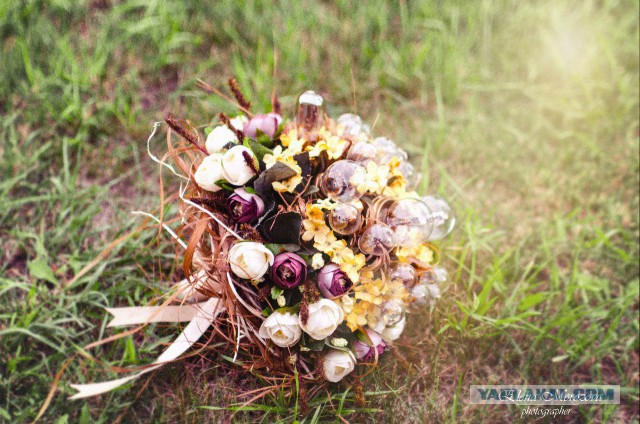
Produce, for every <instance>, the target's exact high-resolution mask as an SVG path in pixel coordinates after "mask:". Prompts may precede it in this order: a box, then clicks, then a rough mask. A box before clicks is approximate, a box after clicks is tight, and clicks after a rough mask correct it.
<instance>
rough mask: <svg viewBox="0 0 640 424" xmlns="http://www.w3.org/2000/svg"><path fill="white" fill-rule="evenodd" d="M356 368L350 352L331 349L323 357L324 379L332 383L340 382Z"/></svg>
mask: <svg viewBox="0 0 640 424" xmlns="http://www.w3.org/2000/svg"><path fill="white" fill-rule="evenodd" d="M355 366H356V359H355V357H354V356H353V353H351V352H345V351H344V350H338V349H332V350H331V351H330V352H329V353H327V354H326V355H325V356H324V366H323V371H324V378H326V379H327V380H328V381H330V382H332V383H337V382H338V381H340V380H342V379H343V378H344V376H345V375H347V374H349V373H350V372H351V371H353V369H354V368H355Z"/></svg>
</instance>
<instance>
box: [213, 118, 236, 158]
mask: <svg viewBox="0 0 640 424" xmlns="http://www.w3.org/2000/svg"><path fill="white" fill-rule="evenodd" d="M237 142H238V137H236V134H235V133H234V132H233V131H231V130H230V129H229V128H228V127H227V126H225V125H218V126H217V127H215V128H214V129H213V131H211V132H210V133H209V135H208V136H207V141H205V147H206V149H207V152H209V154H212V153H217V152H221V151H223V150H224V147H225V146H226V145H227V144H229V143H237Z"/></svg>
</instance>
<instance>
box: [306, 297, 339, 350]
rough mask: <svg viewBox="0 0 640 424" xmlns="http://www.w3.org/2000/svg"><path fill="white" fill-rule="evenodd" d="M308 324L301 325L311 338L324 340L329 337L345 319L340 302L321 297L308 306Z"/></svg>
mask: <svg viewBox="0 0 640 424" xmlns="http://www.w3.org/2000/svg"><path fill="white" fill-rule="evenodd" d="M308 312H309V315H308V318H307V322H306V324H305V323H303V322H301V323H300V326H301V327H302V329H303V330H304V332H305V333H307V334H308V335H309V336H311V338H313V339H315V340H322V339H325V338H327V337H329V336H330V335H331V334H333V332H334V331H335V330H336V328H337V327H338V325H339V324H340V323H341V322H342V320H343V319H344V311H343V310H342V308H341V307H340V306H338V304H336V303H335V302H334V301H332V300H329V299H321V300H319V301H318V302H315V303H312V304H310V305H309V307H308Z"/></svg>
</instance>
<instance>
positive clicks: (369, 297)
mask: <svg viewBox="0 0 640 424" xmlns="http://www.w3.org/2000/svg"><path fill="white" fill-rule="evenodd" d="M408 296H409V294H408V292H407V290H406V289H405V287H404V286H403V285H402V283H400V282H392V281H384V280H382V279H381V278H374V274H373V272H371V271H365V272H363V273H362V275H361V276H360V282H359V283H358V284H354V286H353V297H352V296H351V295H347V296H343V297H342V298H341V299H340V306H341V307H342V309H343V310H344V313H345V321H346V323H347V326H348V327H349V328H350V329H351V331H355V330H356V329H358V328H359V327H363V326H365V325H368V326H369V327H371V328H374V327H375V326H376V325H377V324H378V323H379V321H380V319H382V309H381V306H382V304H383V303H384V302H386V301H388V300H393V299H398V300H401V301H403V302H405V301H406V299H407V298H408Z"/></svg>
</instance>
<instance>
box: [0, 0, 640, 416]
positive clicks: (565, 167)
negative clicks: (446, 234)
mask: <svg viewBox="0 0 640 424" xmlns="http://www.w3.org/2000/svg"><path fill="white" fill-rule="evenodd" d="M211 3H212V4H211V5H208V6H204V5H199V6H189V5H188V4H187V2H178V1H175V2H168V1H139V0H124V1H122V2H117V3H116V2H112V1H109V0H105V1H101V0H97V1H93V2H91V3H86V4H85V3H78V2H75V1H64V0H57V1H50V2H45V1H25V2H10V1H0V34H1V36H2V44H1V45H0V48H1V53H2V59H1V60H0V76H1V79H0V114H1V116H0V138H1V139H2V144H1V145H0V153H1V156H2V161H1V162H0V175H1V176H2V177H1V178H0V240H1V243H2V244H1V246H2V249H1V250H0V254H1V255H2V256H1V258H2V260H1V265H0V305H1V306H0V399H1V400H0V421H4V422H12V423H19V422H29V421H31V420H33V418H34V417H35V416H36V414H37V412H38V410H39V408H40V406H41V405H42V403H43V401H44V399H45V397H46V395H47V392H48V390H49V388H50V386H51V384H52V382H53V378H54V376H55V374H56V373H57V371H58V370H59V369H60V367H61V366H62V364H63V362H64V360H65V359H66V358H67V357H69V356H72V355H74V354H79V353H81V352H83V346H85V345H86V344H88V343H90V342H92V341H94V340H97V339H99V338H101V337H105V336H107V335H110V334H113V331H111V330H109V331H107V330H106V329H105V326H106V322H107V318H106V317H105V314H104V312H103V310H102V309H101V308H102V307H104V306H109V305H140V304H144V303H145V301H147V300H148V299H150V298H152V297H154V296H157V295H158V294H159V293H161V292H162V291H163V289H164V288H165V286H164V285H163V284H162V283H161V281H163V280H164V281H166V280H169V279H171V277H172V275H174V271H175V270H176V264H175V252H174V250H173V247H172V246H171V244H170V243H169V242H168V241H167V239H166V238H165V237H164V235H162V236H159V235H158V233H157V231H155V230H153V229H148V230H145V231H143V232H140V233H137V234H136V235H135V236H133V237H131V238H129V239H128V240H127V241H126V242H124V243H122V244H120V245H119V247H118V248H117V249H115V250H114V251H113V252H112V253H111V254H110V255H109V256H108V258H107V259H106V260H104V261H103V262H101V264H100V265H99V266H97V267H95V268H93V269H92V270H91V272H89V273H88V274H86V275H84V276H83V277H82V278H79V279H78V280H77V281H76V282H75V283H74V284H73V285H66V284H65V282H66V281H70V280H71V279H72V278H73V276H74V275H76V274H77V273H78V272H79V271H80V270H81V269H82V267H83V266H85V265H86V264H87V263H88V262H90V261H91V260H92V259H93V258H94V257H95V256H96V255H97V254H98V253H99V252H100V251H101V250H102V249H103V248H104V246H106V245H107V244H108V243H109V242H110V241H112V240H113V239H115V238H116V237H118V236H120V235H122V234H125V233H126V232H128V231H130V230H132V229H133V228H135V227H136V226H137V225H139V224H140V219H139V218H137V217H134V216H133V215H131V214H130V211H131V210H134V209H143V210H153V209H155V208H156V207H157V205H158V199H157V188H158V178H159V173H158V169H157V167H156V166H155V164H153V163H152V162H151V161H150V160H149V159H148V157H147V156H146V152H145V147H144V141H145V140H146V137H147V135H148V133H149V131H150V129H151V126H152V123H153V122H154V121H157V120H159V119H160V118H161V117H162V114H163V112H164V111H165V110H170V111H172V112H173V113H174V114H178V115H184V116H187V117H189V118H190V119H191V120H192V121H193V122H195V123H198V124H204V123H207V122H209V121H210V120H211V119H213V118H214V117H215V115H216V113H217V112H219V111H221V110H227V111H228V110H229V105H227V104H226V103H224V101H222V100H220V99H217V98H212V97H210V96H208V95H205V94H203V93H201V92H199V91H198V90H196V88H195V86H194V82H195V80H196V79H197V78H202V79H204V80H205V81H208V82H210V83H212V84H215V85H218V86H220V87H221V86H222V85H223V81H224V80H225V79H226V77H227V76H229V75H235V76H236V77H237V79H238V81H239V82H240V85H241V86H242V87H243V89H244V90H245V92H246V93H247V94H250V97H251V98H252V100H253V102H254V104H255V105H256V106H257V107H258V108H260V106H265V107H266V105H267V104H268V101H269V97H270V94H271V91H272V90H273V89H275V90H276V91H277V92H278V93H279V94H280V96H281V99H282V101H283V103H284V106H285V110H286V111H287V112H289V113H290V112H291V110H292V107H293V104H294V102H295V99H296V96H297V94H298V93H299V92H301V91H303V90H304V89H306V88H315V89H318V90H319V91H321V92H322V93H323V94H324V95H325V96H326V98H327V99H328V101H329V102H330V105H331V109H330V112H331V113H332V114H337V113H340V112H343V111H350V110H353V109H354V105H353V95H354V93H353V87H354V86H355V96H356V97H357V111H358V113H360V114H361V115H362V116H363V117H365V118H366V119H367V120H368V121H370V122H373V121H374V120H376V118H378V120H377V124H376V127H375V129H374V132H375V133H376V134H380V135H386V136H389V137H390V138H393V139H395V140H396V141H398V142H399V143H401V144H402V145H403V146H404V147H406V149H407V150H408V151H409V152H410V153H411V154H412V155H413V158H414V159H413V160H414V163H416V164H419V165H421V166H422V168H423V172H424V175H425V179H424V184H423V186H422V190H423V191H424V192H430V193H431V192H436V193H439V194H441V195H443V196H445V197H447V198H449V199H451V200H452V203H453V205H454V207H455V208H456V210H457V215H458V218H459V223H458V226H457V230H456V231H455V232H454V234H453V237H452V238H451V239H450V240H448V241H447V242H446V243H444V245H443V251H444V254H445V255H444V256H445V265H446V266H447V267H448V268H449V270H450V271H451V275H452V281H451V282H450V283H449V285H448V286H447V292H446V295H445V296H443V300H442V302H440V303H439V304H438V306H437V307H436V308H435V310H434V311H433V312H431V313H426V312H425V317H424V318H426V319H414V320H413V323H414V324H413V325H411V326H410V329H409V330H408V331H407V332H406V334H405V337H403V339H402V340H401V341H400V343H398V347H399V348H398V349H397V351H398V353H400V354H401V355H402V356H404V358H405V359H406V363H405V361H402V360H398V359H396V358H395V357H394V356H393V355H391V354H390V355H388V356H387V357H386V358H384V360H383V361H382V364H381V366H380V368H379V370H378V371H376V372H375V373H373V374H372V375H371V376H370V377H368V378H367V379H366V380H365V381H364V383H365V386H364V387H365V391H367V392H368V395H367V404H366V407H365V409H364V410H359V409H358V408H356V407H355V406H354V403H353V390H352V389H350V388H348V387H337V388H336V389H335V390H334V392H333V393H332V399H327V398H319V399H315V400H312V401H311V402H310V413H309V415H307V416H306V417H303V416H300V415H299V414H298V412H299V408H296V402H295V400H291V399H286V398H285V397H284V395H282V394H281V395H276V396H273V397H269V398H266V399H264V401H263V402H261V403H258V404H256V405H254V409H253V410H244V411H242V410H241V411H239V412H237V411H236V410H237V409H238V408H237V407H235V406H234V405H238V403H241V402H242V399H240V398H238V397H237V395H236V393H237V391H238V389H241V388H247V387H254V386H256V385H257V384H258V382H257V381H256V380H254V379H252V377H248V378H247V377H246V376H240V375H237V373H235V372H234V367H233V365H229V364H228V363H226V361H224V360H223V359H222V358H215V357H213V358H209V359H201V360H195V359H192V360H187V361H185V363H179V364H175V365H171V366H168V367H166V369H164V370H162V371H160V372H158V373H155V374H154V376H153V378H152V379H151V380H150V381H148V385H146V386H145V384H144V382H145V381H146V380H144V381H143V380H141V381H139V382H138V383H136V384H135V385H134V386H133V387H130V388H128V389H126V390H119V391H116V392H113V393H111V394H107V395H105V396H102V397H100V398H97V399H91V400H88V401H74V402H71V401H68V400H66V396H67V395H69V394H70V393H71V392H72V391H71V390H70V389H69V387H68V383H69V382H83V381H94V380H97V379H101V378H104V377H105V376H113V375H115V374H113V373H106V374H105V373H104V372H103V370H104V369H105V368H107V367H108V366H123V367H126V366H135V365H142V364H145V363H148V362H150V361H151V360H152V359H153V358H155V357H156V356H157V354H158V352H159V351H160V350H161V343H162V342H167V341H169V340H170V339H171V337H172V336H173V335H174V334H175V328H172V327H171V326H158V327H155V328H150V329H149V330H148V331H147V332H146V333H145V334H146V335H147V336H148V337H137V336H136V337H133V338H125V339H122V340H120V341H118V342H115V343H112V344H110V345H106V346H104V347H101V348H97V349H91V350H90V351H89V353H90V354H91V355H93V357H94V358H96V359H97V360H98V361H97V362H93V361H90V360H87V359H83V358H82V357H81V356H77V360H75V361H73V362H72V363H71V364H70V366H69V367H68V368H67V369H66V371H65V373H64V375H63V378H62V383H61V389H60V391H61V392H59V393H58V394H57V395H56V397H55V398H54V399H53V401H52V404H51V406H50V407H49V409H48V411H47V412H46V414H45V416H44V417H43V422H57V423H64V422H80V423H88V422H95V423H110V422H114V420H117V419H119V420H120V422H209V421H217V420H221V419H222V420H228V419H230V418H231V417H233V419H235V420H240V421H257V422H273V421H278V420H282V421H285V422H288V421H293V420H295V419H298V420H300V421H304V422H318V421H327V420H329V421H333V420H337V418H336V412H335V411H338V412H337V413H338V414H339V415H340V416H341V417H342V418H344V419H346V420H348V421H351V422H361V421H372V420H378V421H383V422H384V421H386V422H404V421H407V422H415V421H418V422H419V421H425V422H458V421H460V422H478V421H485V422H494V421H498V422H509V421H514V420H516V419H518V418H519V417H520V412H519V410H518V409H517V408H514V407H506V406H491V407H487V406H473V405H469V404H468V395H469V392H468V390H469V389H468V386H469V385H470V384H491V383H510V384H520V383H531V384H543V383H547V384H566V383H579V382H593V383H606V384H619V385H620V386H622V387H623V393H624V394H623V397H622V403H621V405H619V406H608V407H600V406H594V407H587V406H585V407H574V410H573V412H572V415H570V416H569V417H568V419H567V421H569V422H593V421H596V422H600V421H604V422H628V421H634V422H638V419H639V417H638V415H637V409H638V403H639V395H638V373H639V369H638V353H637V352H638V348H639V342H638V331H639V328H638V299H639V294H638V285H639V280H638V276H639V269H638V261H639V258H640V255H639V252H638V238H639V232H638V229H639V223H638V213H639V206H638V183H639V178H638V175H639V174H638V173H639V163H638V153H639V150H638V149H639V144H638V134H639V132H638V131H639V128H638V125H639V124H638V116H639V100H638V90H639V84H638V72H639V63H638V61H639V59H638V43H639V32H638V27H639V26H638V12H639V5H638V1H637V0H635V1H625V2H623V1H599V2H596V1H586V2H582V1H575V2H551V1H543V2H536V3H535V4H524V2H509V1H489V0H486V1H481V2H426V1H425V2H409V1H403V2H399V3H398V4H397V5H396V4H392V3H385V2H380V1H366V2H358V6H357V8H354V7H353V5H354V4H355V2H347V1H338V2H294V1H291V2H287V1H282V2H278V3H277V4H276V5H272V4H271V3H270V2H256V3H253V2H236V1H220V2H215V4H214V2H211ZM274 52H275V53H274ZM276 58H277V59H276ZM276 62H277V69H276V71H277V72H275V78H274V65H275V64H276ZM352 81H353V84H352ZM378 114H379V115H378ZM157 148H158V149H161V148H162V144H161V141H160V137H159V138H158V143H157ZM165 183H166V184H169V187H174V186H172V184H174V185H175V181H172V180H171V179H170V178H169V177H166V178H165ZM185 364H186V365H187V366H186V370H187V371H186V372H185V371H184V369H185ZM187 378H188V380H187ZM185 381H188V384H185ZM219 407H221V408H219ZM240 409H242V408H240ZM234 413H235V415H232V414H234ZM297 414H298V415H297Z"/></svg>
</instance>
